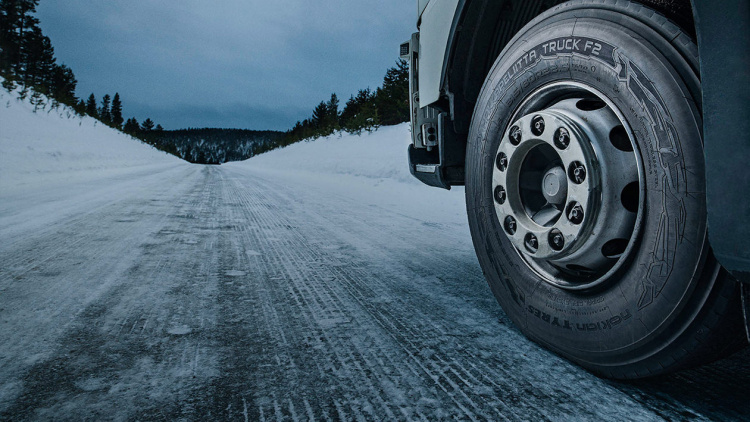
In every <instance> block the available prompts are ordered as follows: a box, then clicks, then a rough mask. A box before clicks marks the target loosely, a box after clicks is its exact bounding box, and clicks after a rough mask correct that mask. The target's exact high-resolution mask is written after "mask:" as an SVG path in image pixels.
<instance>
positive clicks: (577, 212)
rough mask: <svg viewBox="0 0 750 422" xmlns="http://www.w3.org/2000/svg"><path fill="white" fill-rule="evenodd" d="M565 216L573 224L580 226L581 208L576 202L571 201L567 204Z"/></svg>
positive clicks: (581, 218) (581, 220) (581, 219)
mask: <svg viewBox="0 0 750 422" xmlns="http://www.w3.org/2000/svg"><path fill="white" fill-rule="evenodd" d="M565 214H566V215H567V216H568V220H570V222H571V223H573V224H581V222H583V207H582V206H581V204H579V203H578V202H575V201H573V202H571V203H570V204H568V207H567V209H566V212H565Z"/></svg>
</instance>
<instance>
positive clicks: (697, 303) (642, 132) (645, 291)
mask: <svg viewBox="0 0 750 422" xmlns="http://www.w3.org/2000/svg"><path fill="white" fill-rule="evenodd" d="M698 69H699V66H698V50H697V47H696V46H695V43H694V42H693V41H692V40H691V39H690V37H689V36H687V35H686V34H685V33H684V32H682V31H681V30H680V28H678V27H677V26H676V25H674V24H672V23H671V22H670V21H669V20H667V19H666V18H665V17H663V16H661V15H659V14H657V13H655V12H654V11H652V10H650V9H648V8H646V7H644V6H642V5H639V4H638V3H634V2H628V1H621V0H618V1H616V0H583V1H572V2H568V3H564V4H561V5H558V6H556V7H554V8H552V9H550V10H548V11H546V12H545V13H544V14H542V15H540V16H538V17H537V18H535V19H534V20H533V21H532V22H530V23H529V24H528V25H526V26H525V27H524V28H523V29H522V30H521V31H520V32H519V33H518V34H517V35H516V36H515V37H514V38H513V39H512V40H511V42H510V43H509V44H508V45H507V46H506V47H505V49H504V50H503V52H502V53H501V55H500V56H499V57H498V58H497V60H496V62H495V64H494V67H493V68H492V70H491V71H490V73H489V75H488V76H487V78H486V80H485V83H484V86H483V88H482V91H481V94H480V96H479V98H478V100H477V104H476V107H475V110H474V116H473V118H472V123H471V128H470V132H469V138H468V144H467V162H466V202H467V210H468V216H469V224H470V228H471V234H472V238H473V241H474V246H475V249H476V252H477V256H478V258H479V262H480V264H481V266H482V269H483V271H484V273H485V276H486V278H487V280H488V282H489V285H490V287H491V289H492V292H493V294H494V295H495V297H496V298H497V300H498V302H499V303H500V305H501V306H502V308H503V310H504V311H505V313H506V314H507V315H508V316H509V317H510V318H511V320H512V321H513V322H514V323H515V324H516V325H517V326H518V327H519V328H520V329H521V331H523V333H524V334H526V335H527V336H528V337H529V338H531V339H532V340H534V341H536V342H538V343H540V344H542V345H543V346H545V347H547V348H549V349H551V350H554V351H556V352H558V353H559V354H561V355H563V356H565V357H567V358H568V359H570V360H572V361H574V362H576V363H578V364H580V365H581V366H583V367H585V368H588V369H590V370H592V371H594V372H596V373H598V374H600V375H603V376H606V377H611V378H619V379H633V378H643V377H649V376H654V375H658V374H663V373H667V372H671V371H675V370H678V369H682V368H686V367H690V366H695V365H698V364H702V363H706V362H708V361H711V360H715V359H717V358H719V357H722V356H724V355H727V354H729V353H730V352H732V351H735V350H737V349H738V348H740V347H741V346H743V345H745V343H746V340H745V336H744V334H743V332H744V327H743V322H742V313H741V312H742V311H741V304H740V296H739V292H740V289H739V285H738V283H737V282H736V281H734V280H733V279H732V278H731V277H730V276H729V275H728V273H727V272H726V271H725V270H724V269H722V268H721V267H720V265H719V264H718V263H717V261H716V259H714V257H713V256H712V253H711V250H710V247H709V245H708V237H707V232H706V231H707V223H706V195H705V185H706V183H705V169H704V166H705V163H704V158H703V145H702V133H701V128H702V116H701V89H700V80H699V76H698Z"/></svg>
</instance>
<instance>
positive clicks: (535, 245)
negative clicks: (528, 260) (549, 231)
mask: <svg viewBox="0 0 750 422" xmlns="http://www.w3.org/2000/svg"><path fill="white" fill-rule="evenodd" d="M523 244H524V246H526V250H527V251H529V252H531V253H536V251H537V250H539V240H537V238H536V236H535V235H534V234H533V233H529V234H527V235H526V237H525V238H524V241H523Z"/></svg>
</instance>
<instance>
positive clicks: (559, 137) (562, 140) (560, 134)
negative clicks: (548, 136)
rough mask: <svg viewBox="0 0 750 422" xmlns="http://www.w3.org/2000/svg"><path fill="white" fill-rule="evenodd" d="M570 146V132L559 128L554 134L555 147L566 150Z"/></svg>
mask: <svg viewBox="0 0 750 422" xmlns="http://www.w3.org/2000/svg"><path fill="white" fill-rule="evenodd" d="M568 145H570V132H568V129H565V128H564V127H561V128H559V129H557V131H556V132H555V146H556V147H557V148H559V149H566V148H567V147H568Z"/></svg>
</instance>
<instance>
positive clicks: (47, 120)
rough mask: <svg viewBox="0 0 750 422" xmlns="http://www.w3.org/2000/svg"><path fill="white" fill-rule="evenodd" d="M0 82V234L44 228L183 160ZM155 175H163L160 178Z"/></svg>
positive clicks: (138, 188)
mask: <svg viewBox="0 0 750 422" xmlns="http://www.w3.org/2000/svg"><path fill="white" fill-rule="evenodd" d="M30 95H31V93H29V97H27V98H26V99H20V98H19V92H18V90H16V91H14V92H10V93H9V92H8V91H5V90H4V89H0V232H2V235H3V237H4V238H5V239H4V240H5V241H7V242H8V243H12V241H13V239H17V238H18V237H22V236H26V235H28V234H29V233H32V232H35V231H38V230H42V229H45V228H52V227H54V226H55V225H56V224H57V223H59V222H60V221H63V220H65V219H69V218H74V217H80V216H82V215H84V214H86V213H88V212H91V211H92V210H94V209H96V208H97V207H101V206H104V205H106V204H108V203H112V202H113V201H116V200H118V199H119V198H122V197H124V196H127V195H130V196H138V195H141V196H142V194H143V189H147V188H148V186H151V185H156V184H158V183H160V178H161V177H162V175H163V174H164V172H167V171H182V169H187V168H189V165H188V164H187V163H185V162H184V161H182V160H180V159H178V158H176V157H174V156H171V155H167V154H165V153H164V152H161V151H158V150H156V149H155V148H153V147H151V146H149V145H146V144H144V143H142V142H141V141H139V140H137V139H134V138H132V137H130V136H128V135H125V134H123V133H121V132H119V131H117V130H115V129H112V128H110V127H107V126H105V125H103V124H102V123H101V122H98V121H97V120H95V119H93V118H91V117H81V116H78V115H76V114H75V113H74V112H73V111H72V110H71V109H69V108H67V107H64V106H57V107H55V106H53V105H52V102H51V101H49V100H47V99H46V98H43V97H42V98H41V101H40V102H42V103H43V104H42V105H37V106H35V105H33V104H32V100H31V98H30ZM161 183H163V181H161Z"/></svg>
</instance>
